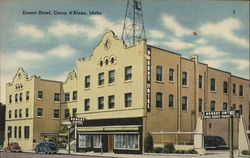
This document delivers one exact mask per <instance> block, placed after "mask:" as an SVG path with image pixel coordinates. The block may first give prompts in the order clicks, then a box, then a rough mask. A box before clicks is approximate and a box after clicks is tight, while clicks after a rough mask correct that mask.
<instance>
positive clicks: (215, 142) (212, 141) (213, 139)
mask: <svg viewBox="0 0 250 158" xmlns="http://www.w3.org/2000/svg"><path fill="white" fill-rule="evenodd" d="M204 146H205V149H228V145H227V144H226V142H225V140H224V139H223V138H222V137H220V136H204Z"/></svg>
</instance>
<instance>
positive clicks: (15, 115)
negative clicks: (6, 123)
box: [15, 110, 17, 118]
mask: <svg viewBox="0 0 250 158" xmlns="http://www.w3.org/2000/svg"><path fill="white" fill-rule="evenodd" d="M15 118H17V110H15Z"/></svg>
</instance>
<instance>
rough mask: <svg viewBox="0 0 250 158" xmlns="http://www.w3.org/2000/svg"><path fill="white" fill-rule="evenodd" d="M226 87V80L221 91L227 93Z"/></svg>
mask: <svg viewBox="0 0 250 158" xmlns="http://www.w3.org/2000/svg"><path fill="white" fill-rule="evenodd" d="M227 87H228V83H227V81H224V82H223V93H227Z"/></svg>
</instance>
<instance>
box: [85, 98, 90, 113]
mask: <svg viewBox="0 0 250 158" xmlns="http://www.w3.org/2000/svg"><path fill="white" fill-rule="evenodd" d="M89 104H90V99H84V111H89V108H90V106H89Z"/></svg>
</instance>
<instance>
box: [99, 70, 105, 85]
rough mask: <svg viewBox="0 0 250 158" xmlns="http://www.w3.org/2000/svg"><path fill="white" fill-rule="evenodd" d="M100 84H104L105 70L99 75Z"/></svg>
mask: <svg viewBox="0 0 250 158" xmlns="http://www.w3.org/2000/svg"><path fill="white" fill-rule="evenodd" d="M98 85H99V86H100V85H104V72H101V73H99V75H98Z"/></svg>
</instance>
